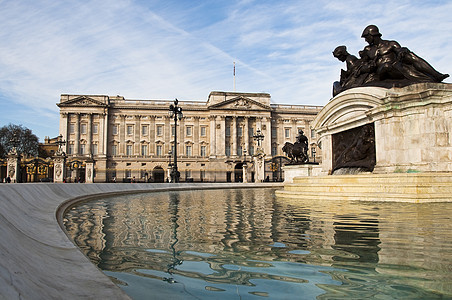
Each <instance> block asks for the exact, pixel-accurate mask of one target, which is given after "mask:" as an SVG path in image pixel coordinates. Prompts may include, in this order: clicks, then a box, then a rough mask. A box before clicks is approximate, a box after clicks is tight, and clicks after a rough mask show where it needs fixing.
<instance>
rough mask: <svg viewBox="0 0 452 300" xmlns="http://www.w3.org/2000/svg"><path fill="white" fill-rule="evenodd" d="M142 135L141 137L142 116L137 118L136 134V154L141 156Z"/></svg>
mask: <svg viewBox="0 0 452 300" xmlns="http://www.w3.org/2000/svg"><path fill="white" fill-rule="evenodd" d="M140 135H141V115H136V116H135V132H134V139H133V141H134V148H135V149H134V152H133V153H134V154H138V155H141V149H140V148H141V143H140Z"/></svg>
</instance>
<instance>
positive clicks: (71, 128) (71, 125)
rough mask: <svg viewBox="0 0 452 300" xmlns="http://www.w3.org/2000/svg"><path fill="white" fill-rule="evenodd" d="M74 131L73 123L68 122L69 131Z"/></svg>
mask: <svg viewBox="0 0 452 300" xmlns="http://www.w3.org/2000/svg"><path fill="white" fill-rule="evenodd" d="M74 132H75V123H70V124H69V133H74Z"/></svg>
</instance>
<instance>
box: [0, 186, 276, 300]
mask: <svg viewBox="0 0 452 300" xmlns="http://www.w3.org/2000/svg"><path fill="white" fill-rule="evenodd" d="M274 186H281V184H280V183H276V184H274V183H266V184H243V183H242V184H231V183H227V184H222V183H219V184H213V183H206V184H148V183H147V184H140V183H137V184H130V183H129V184H122V183H117V184H55V183H49V184H46V183H35V184H33V183H30V184H0V241H1V242H0V295H1V296H2V297H4V298H5V299H80V298H84V299H109V300H113V299H129V297H128V296H127V295H126V294H125V293H124V292H123V291H122V290H121V289H120V288H118V287H117V286H116V285H115V284H113V283H112V282H111V281H110V279H109V278H108V277H107V276H106V275H104V274H103V273H102V272H101V271H100V270H99V269H97V267H96V266H95V265H93V264H92V263H91V262H90V261H89V259H88V258H87V257H85V256H84V255H83V254H82V252H81V251H80V250H79V249H78V248H77V247H76V246H75V245H74V244H73V243H72V242H71V241H70V240H69V238H68V237H67V236H66V234H65V232H64V230H63V229H62V228H61V227H60V225H59V222H60V223H61V222H62V216H63V213H64V210H65V209H66V208H68V207H69V206H70V205H72V204H74V203H76V202H78V201H83V200H88V199H91V198H93V197H98V196H106V195H112V194H122V193H139V192H158V191H166V190H186V189H221V188H245V187H246V188H249V187H261V188H262V187H274Z"/></svg>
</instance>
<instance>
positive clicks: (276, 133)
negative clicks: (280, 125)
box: [272, 127, 278, 138]
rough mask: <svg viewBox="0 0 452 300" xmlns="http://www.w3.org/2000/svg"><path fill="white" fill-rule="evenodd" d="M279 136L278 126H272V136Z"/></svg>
mask: <svg viewBox="0 0 452 300" xmlns="http://www.w3.org/2000/svg"><path fill="white" fill-rule="evenodd" d="M277 137H278V131H277V130H276V127H272V138H277Z"/></svg>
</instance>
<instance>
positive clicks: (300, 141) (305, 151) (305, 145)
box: [296, 129, 309, 162]
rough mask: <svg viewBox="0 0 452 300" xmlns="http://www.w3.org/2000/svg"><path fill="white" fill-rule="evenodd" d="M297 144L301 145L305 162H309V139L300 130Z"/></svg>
mask: <svg viewBox="0 0 452 300" xmlns="http://www.w3.org/2000/svg"><path fill="white" fill-rule="evenodd" d="M296 143H298V144H300V146H301V148H302V153H303V156H304V158H303V161H304V162H308V161H309V157H308V138H307V137H306V136H305V135H304V132H303V130H302V129H300V130H298V136H297V141H296Z"/></svg>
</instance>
